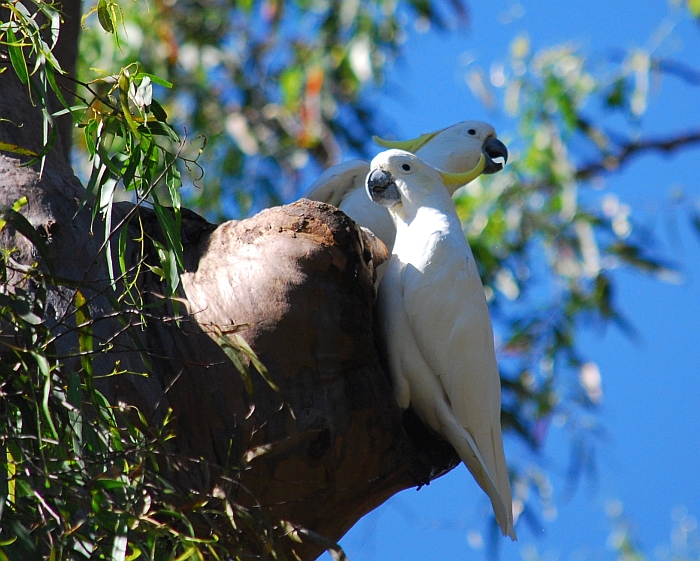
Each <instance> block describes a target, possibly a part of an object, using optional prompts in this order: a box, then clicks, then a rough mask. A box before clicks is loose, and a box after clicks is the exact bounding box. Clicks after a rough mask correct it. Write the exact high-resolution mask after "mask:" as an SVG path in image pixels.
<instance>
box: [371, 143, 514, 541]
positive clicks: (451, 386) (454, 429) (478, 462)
mask: <svg viewBox="0 0 700 561" xmlns="http://www.w3.org/2000/svg"><path fill="white" fill-rule="evenodd" d="M485 165H486V158H485V157H484V156H481V157H480V158H479V160H478V162H477V163H476V165H475V167H474V168H473V169H472V170H471V171H470V172H467V173H461V174H448V173H445V172H442V171H438V170H436V169H434V168H432V167H430V166H428V165H427V164H425V163H424V162H423V161H421V160H420V159H419V158H418V157H417V156H415V155H413V154H411V153H409V152H406V151H403V150H387V151H385V152H382V153H380V154H378V155H377V156H376V157H375V158H374V159H373V160H372V163H371V171H370V173H369V174H368V176H367V180H366V186H367V192H368V193H369V196H370V198H371V199H372V200H373V201H374V202H376V203H379V204H380V205H381V206H383V207H384V208H387V209H388V210H389V212H390V213H391V216H392V218H393V219H394V221H395V223H396V241H395V243H394V248H393V253H392V256H391V258H390V260H389V264H388V267H387V270H386V272H385V274H384V278H383V280H382V282H381V284H380V285H379V292H378V294H377V307H378V319H379V325H380V329H381V333H380V334H381V337H382V339H383V343H384V345H385V348H386V350H387V359H388V363H389V369H390V372H391V377H392V381H393V386H394V392H395V396H396V400H397V402H398V404H399V406H401V407H402V408H403V409H406V408H408V406H409V405H411V406H412V407H413V410H414V411H415V412H416V414H417V415H418V417H419V418H420V419H422V421H423V422H424V423H426V424H427V425H428V426H430V427H432V428H433V429H434V430H436V431H437V432H438V433H440V434H441V435H442V436H444V437H445V438H446V439H447V440H448V441H449V442H450V443H451V444H452V446H453V447H454V448H455V450H456V451H457V453H458V454H459V457H460V458H461V459H462V461H463V462H464V463H465V464H466V466H467V468H469V471H470V472H471V473H472V475H473V476H474V479H476V481H477V483H478V484H479V485H480V486H481V488H482V489H483V490H484V491H486V494H487V495H488V496H489V498H490V499H491V504H492V505H493V510H494V513H495V514H496V520H497V522H498V524H499V525H500V527H501V530H502V531H503V534H504V535H508V536H510V537H511V538H512V539H516V538H515V530H514V528H513V510H512V500H511V494H510V483H509V481H508V470H507V466H506V460H505V455H504V452H503V440H502V436H501V421H500V414H501V387H500V381H499V375H498V366H497V364H496V355H495V351H494V342H493V331H492V328H491V319H490V316H489V310H488V306H487V303H486V297H485V296H484V288H483V286H482V284H481V279H480V278H479V273H478V271H477V269H476V264H475V263H474V256H473V255H472V251H471V248H470V247H469V243H468V242H467V240H466V238H465V236H464V232H463V231H462V226H461V224H460V221H459V218H458V216H457V212H456V210H455V206H454V203H453V202H452V199H451V198H450V195H449V191H450V190H451V189H454V188H455V187H458V186H461V185H464V184H465V183H467V182H469V181H471V180H472V179H474V178H475V177H476V176H478V175H479V174H480V173H481V172H482V171H483V167H484V166H485Z"/></svg>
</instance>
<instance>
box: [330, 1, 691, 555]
mask: <svg viewBox="0 0 700 561" xmlns="http://www.w3.org/2000/svg"><path fill="white" fill-rule="evenodd" d="M672 4H673V3H671V4H668V3H666V2H663V1H656V2H651V1H642V2H631V1H624V2H611V1H610V0H607V1H606V2H603V1H601V0H588V1H569V2H567V3H566V4H564V3H560V2H543V1H526V0H524V1H522V2H517V1H512V0H496V1H493V2H476V1H471V2H469V8H470V11H471V26H470V29H469V30H467V31H458V32H454V33H451V34H449V35H441V34H438V33H434V32H433V31H432V30H431V31H428V32H427V33H418V32H417V31H415V30H411V31H410V33H409V34H408V37H407V42H406V44H405V51H404V52H405V56H404V57H403V58H402V59H401V60H399V61H397V62H396V63H395V64H394V67H393V69H392V70H391V72H390V77H389V80H388V81H387V84H388V85H389V86H391V85H392V84H398V83H401V86H402V91H401V92H400V93H397V91H396V90H387V91H385V92H384V93H382V94H381V96H380V100H381V104H382V107H383V109H384V111H385V112H386V113H387V114H388V116H389V117H390V118H391V119H393V121H394V122H395V123H400V127H399V128H397V130H396V131H395V135H396V136H397V137H399V138H401V137H405V138H408V137H413V136H417V135H418V134H420V133H423V132H427V131H431V130H435V129H437V128H440V127H444V126H447V125H450V124H452V123H455V122H458V121H461V120H465V119H481V120H485V121H488V122H491V123H492V124H494V126H496V128H497V130H498V131H499V132H500V133H501V134H502V136H503V135H505V136H507V137H509V138H511V139H514V141H515V143H516V144H517V136H516V133H515V127H514V123H513V122H512V120H510V119H509V117H508V116H507V115H505V114H503V113H502V112H498V111H495V112H488V111H486V110H485V109H484V107H483V106H482V105H481V104H480V102H479V101H478V100H477V99H476V98H475V97H474V95H473V94H472V93H471V92H470V90H469V87H468V86H467V83H466V81H465V78H464V77H465V73H466V70H467V69H468V68H469V67H465V62H466V61H470V60H473V62H471V63H470V65H478V66H480V67H481V68H483V69H484V70H486V71H487V72H488V70H489V68H490V67H491V65H492V64H493V63H499V62H503V63H504V62H506V60H507V56H508V49H509V46H510V43H511V41H512V40H513V38H514V37H516V36H518V35H520V34H522V33H526V34H527V36H528V37H529V39H530V41H531V43H532V48H533V50H537V49H540V48H544V47H548V46H554V45H556V44H560V43H567V44H569V45H574V46H576V47H578V48H580V49H581V50H582V52H584V53H586V54H587V55H588V56H590V57H592V58H593V59H594V60H595V59H596V57H598V58H600V59H602V58H603V57H605V56H608V55H609V54H610V53H611V52H612V51H613V50H614V49H616V48H622V49H629V48H635V47H641V48H646V49H649V48H656V49H657V50H656V53H657V54H663V55H665V56H673V57H674V58H676V59H678V60H683V61H685V62H686V63H687V64H689V65H691V66H694V67H695V68H698V69H700V48H699V46H700V26H698V25H696V24H695V23H694V22H693V21H691V20H690V19H689V18H688V17H687V16H684V15H680V14H682V13H683V12H681V11H680V10H679V8H678V6H676V7H674V6H673V5H672ZM564 6H566V7H565V8H564ZM662 39H663V40H662ZM652 92H653V93H652V95H651V97H650V109H649V111H648V112H647V114H646V115H645V117H644V119H643V121H642V127H641V131H642V134H643V135H654V134H657V133H658V134H661V133H664V132H665V133H669V132H671V131H674V130H686V129H692V128H695V129H697V128H700V89H698V88H696V89H693V88H690V87H687V86H686V85H684V84H683V83H682V82H680V81H679V80H677V79H674V78H668V79H664V80H663V81H662V82H661V83H654V84H653V88H652ZM699 162H700V149H698V148H695V149H694V150H690V151H687V153H685V154H683V155H680V156H674V157H663V156H657V155H654V156H650V157H646V158H643V159H639V160H635V161H633V162H632V163H631V164H630V165H629V166H627V167H625V168H624V169H623V170H622V171H621V172H619V173H616V174H613V175H609V176H607V177H606V179H605V186H604V188H603V189H602V190H601V191H600V196H604V195H605V194H606V193H614V194H615V195H617V196H618V197H619V198H620V200H621V201H622V202H626V203H628V204H630V205H631V207H632V209H633V217H636V219H637V220H639V221H641V223H643V224H644V225H646V226H647V227H650V228H653V230H654V232H655V234H657V236H658V238H659V239H660V240H661V243H660V244H659V246H658V247H657V248H656V250H657V253H661V254H663V255H664V256H666V257H668V258H670V259H671V260H672V261H673V262H675V263H676V264H677V265H678V266H679V269H680V272H681V282H680V283H676V284H669V283H663V282H660V281H659V280H657V279H654V278H652V277H648V276H643V275H639V274H633V273H630V272H628V271H624V270H619V271H616V272H615V273H614V275H615V279H616V280H617V284H618V291H617V293H616V297H617V301H618V303H619V306H620V307H621V309H622V310H623V311H624V312H625V313H626V314H627V317H628V319H629V320H630V321H631V323H632V324H633V325H634V327H635V328H636V329H637V330H638V332H639V334H640V337H639V339H638V340H636V341H633V340H630V339H629V338H627V337H626V336H625V335H624V334H622V333H621V332H620V331H618V330H616V329H614V328H611V329H608V330H606V331H600V330H596V329H593V330H591V331H587V332H585V333H584V335H583V336H582V339H581V345H580V349H582V350H584V353H585V354H586V356H587V357H588V358H589V359H590V360H592V361H594V362H596V363H597V364H598V366H599V368H600V370H601V374H602V378H603V392H604V399H603V404H602V407H601V410H600V415H599V417H598V421H599V422H600V423H601V425H602V426H603V427H604V428H605V431H606V432H605V434H606V436H605V438H604V440H603V441H602V443H601V445H600V446H599V447H598V450H599V454H598V456H597V466H598V468H599V470H598V477H597V480H596V481H595V482H591V481H588V482H586V481H583V482H582V484H581V485H580V486H579V487H578V489H577V491H576V492H575V493H574V494H573V496H567V493H566V491H567V488H566V478H565V471H566V468H567V465H568V461H569V447H568V443H567V442H568V441H567V436H566V428H565V427H564V428H557V427H554V428H553V429H552V430H551V432H550V434H549V436H548V441H547V445H546V447H545V450H544V454H543V456H542V457H541V464H542V465H543V466H544V467H546V468H547V469H548V471H549V473H550V475H551V481H552V485H553V490H552V491H553V496H554V500H555V504H556V507H557V510H556V516H552V517H551V519H550V520H547V521H546V522H545V524H544V532H542V533H541V535H534V534H533V532H532V531H531V530H530V529H529V528H528V527H526V526H524V525H522V524H521V525H519V526H518V527H516V529H517V531H518V534H519V538H520V539H519V541H518V542H517V543H516V544H511V543H509V540H505V539H504V540H502V542H501V544H500V545H501V548H500V558H501V559H503V560H518V559H523V560H524V561H535V560H546V561H557V560H562V561H564V560H571V561H583V560H588V559H591V560H593V559H613V558H614V553H613V552H612V550H611V549H610V548H609V546H608V545H607V542H608V540H609V536H610V534H611V531H612V525H611V522H610V520H609V518H608V515H607V514H606V510H607V511H608V512H609V513H612V512H615V511H617V512H619V510H620V508H622V516H623V517H624V518H625V519H626V520H627V521H628V522H629V524H630V526H631V528H632V535H633V536H635V537H636V538H637V541H638V543H639V544H640V545H641V546H642V549H643V550H644V551H645V552H646V553H647V554H648V558H649V559H663V558H664V557H663V555H662V553H663V552H662V551H661V550H660V549H659V548H660V546H662V545H663V544H665V545H666V546H668V545H669V544H670V543H671V532H672V528H674V527H678V525H679V524H680V525H681V526H684V527H685V528H686V529H689V530H691V531H692V530H693V524H694V520H695V518H694V517H700V465H699V460H700V415H698V409H700V350H698V349H700V319H698V318H700V237H698V236H697V235H696V233H694V232H692V231H691V228H690V226H689V224H688V220H687V217H686V210H687V209H688V207H689V206H691V205H695V206H696V208H698V210H699V211H700V163H699ZM672 193H676V194H677V193H682V197H681V198H680V199H676V201H675V202H674V200H672V197H671V194H672ZM520 453H521V450H520V449H519V448H518V447H517V446H513V443H512V442H510V443H509V442H507V443H506V454H507V456H509V459H511V460H513V461H514V463H516V464H517V463H519V462H520V461H523V460H525V458H520V457H519V456H518V455H519V454H520ZM487 514H489V503H488V500H487V499H486V497H485V495H484V494H483V493H482V492H481V491H480V490H479V489H478V488H477V486H476V484H475V483H474V481H473V480H472V479H471V477H470V476H469V474H468V472H467V471H466V469H465V468H464V467H463V466H460V467H458V468H457V469H455V470H453V471H452V472H451V473H450V474H448V475H447V476H445V477H443V478H441V479H439V480H437V481H435V482H433V483H432V484H431V485H430V486H428V487H424V488H422V489H421V490H420V491H419V492H416V491H415V490H408V491H404V492H403V493H401V494H399V495H397V496H395V497H394V498H392V499H391V500H389V501H388V502H387V503H385V504H384V505H382V506H381V507H380V508H379V509H377V510H375V511H374V512H373V513H370V514H369V515H367V516H366V517H365V518H364V519H363V520H361V521H360V522H359V523H358V524H356V526H355V527H354V528H353V529H352V530H351V531H350V532H349V533H348V534H347V535H346V536H345V538H344V539H343V540H342V541H341V545H342V546H343V547H344V548H345V551H346V553H347V554H348V556H349V558H350V559H351V561H372V560H380V559H381V560H386V559H402V560H404V561H411V560H426V559H440V560H445V561H447V560H451V559H484V558H485V557H486V548H485V547H481V548H479V547H478V544H479V539H480V536H481V539H482V540H487V539H488V537H487V536H486V535H485V534H484V530H485V529H486V528H487V526H486V525H485V523H484V520H485V515H487ZM696 531H697V530H696ZM470 544H471V545H470ZM473 546H477V547H473Z"/></svg>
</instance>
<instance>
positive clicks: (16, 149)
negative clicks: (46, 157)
mask: <svg viewBox="0 0 700 561" xmlns="http://www.w3.org/2000/svg"><path fill="white" fill-rule="evenodd" d="M0 152H12V153H13V154H19V155H20V156H33V157H35V158H38V157H39V154H37V153H36V152H34V151H33V150H30V149H29V148H22V147H21V146H17V145H16V144H9V143H7V142H2V141H0Z"/></svg>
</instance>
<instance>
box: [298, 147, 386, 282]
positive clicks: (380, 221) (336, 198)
mask: <svg viewBox="0 0 700 561" xmlns="http://www.w3.org/2000/svg"><path fill="white" fill-rule="evenodd" d="M368 173H369V162H366V161H364V160H350V161H349V162H344V163H342V164H338V165H335V166H333V167H330V168H328V169H327V170H326V171H324V172H323V173H322V174H321V176H320V177H319V178H318V179H317V180H316V181H314V182H313V183H312V184H311V186H310V187H309V188H308V190H307V191H306V194H305V195H304V196H305V197H306V198H307V199H311V200H313V201H321V202H324V203H328V204H331V205H333V206H336V207H338V208H339V209H340V210H342V211H343V212H344V213H345V214H347V215H348V216H349V217H350V218H352V219H353V220H354V221H355V222H357V223H358V224H360V225H361V226H364V227H365V228H368V229H369V230H371V231H372V233H374V235H375V236H377V237H378V238H379V239H380V240H382V241H383V242H384V243H385V244H386V246H387V249H388V250H389V252H391V249H392V247H393V245H394V238H395V237H396V227H395V226H394V221H393V220H392V219H391V215H390V214H389V211H388V210H387V209H386V208H384V207H383V206H381V205H378V204H375V203H373V202H372V201H371V200H370V198H369V197H368V196H367V192H366V191H365V178H366V177H367V174H368ZM380 270H382V271H383V268H380ZM380 278H381V273H378V278H377V281H379V279H380Z"/></svg>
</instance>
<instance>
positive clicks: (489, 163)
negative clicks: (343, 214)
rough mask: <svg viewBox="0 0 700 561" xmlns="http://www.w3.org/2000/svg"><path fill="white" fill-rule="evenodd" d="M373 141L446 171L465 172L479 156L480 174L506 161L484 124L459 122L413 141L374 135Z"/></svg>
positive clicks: (505, 152) (504, 150)
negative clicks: (414, 156) (407, 153)
mask: <svg viewBox="0 0 700 561" xmlns="http://www.w3.org/2000/svg"><path fill="white" fill-rule="evenodd" d="M374 142H375V143H377V144H378V145H379V146H383V147H384V148H397V149H400V150H406V151H408V152H412V153H414V154H416V155H417V156H418V157H420V158H421V159H422V160H423V161H424V162H426V163H427V164H429V165H431V166H433V167H434V168H437V169H439V170H442V171H446V172H449V173H465V172H468V171H470V170H472V169H474V167H475V166H476V165H477V163H478V162H479V159H480V158H481V156H482V155H483V156H484V158H485V160H486V165H485V166H484V171H483V172H482V173H496V172H498V171H501V170H502V169H503V166H504V165H505V163H506V162H507V161H508V149H507V148H506V147H505V145H504V144H503V143H502V142H501V141H500V140H498V138H497V137H496V131H495V130H494V128H493V127H492V126H491V125H489V124H488V123H483V122H481V121H463V122H461V123H457V124H456V125H452V126H451V127H447V128H446V129H442V130H439V131H435V132H432V133H428V134H423V135H421V136H419V137H418V138H414V139H413V140H404V141H390V140H383V139H381V138H379V137H377V136H375V137H374Z"/></svg>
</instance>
